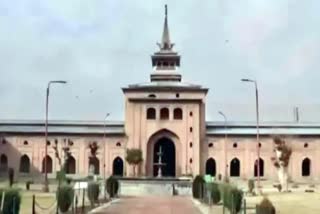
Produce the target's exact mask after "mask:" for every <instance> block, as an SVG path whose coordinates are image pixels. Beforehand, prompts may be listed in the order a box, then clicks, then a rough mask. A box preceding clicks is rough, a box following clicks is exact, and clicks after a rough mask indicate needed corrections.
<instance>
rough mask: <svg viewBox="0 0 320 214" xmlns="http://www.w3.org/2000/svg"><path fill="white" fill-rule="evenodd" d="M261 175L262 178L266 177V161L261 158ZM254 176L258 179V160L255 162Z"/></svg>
mask: <svg viewBox="0 0 320 214" xmlns="http://www.w3.org/2000/svg"><path fill="white" fill-rule="evenodd" d="M259 172H260V173H259V175H260V177H263V176H264V161H263V159H261V158H260V161H259ZM254 176H255V177H257V176H258V160H256V161H255V162H254Z"/></svg>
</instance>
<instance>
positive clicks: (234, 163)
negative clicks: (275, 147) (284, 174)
mask: <svg viewBox="0 0 320 214" xmlns="http://www.w3.org/2000/svg"><path fill="white" fill-rule="evenodd" d="M229 167H230V171H229V175H230V176H231V177H239V176H240V160H239V159H238V158H234V159H232V160H231V161H230V166H229ZM206 174H207V175H212V176H216V161H215V159H213V158H209V159H208V160H207V162H206ZM259 175H260V176H261V177H263V176H264V160H263V159H261V158H260V161H259ZM310 175H311V160H310V159H309V158H305V159H303V160H302V162H301V176H310ZM254 176H255V177H256V176H258V161H257V160H256V161H255V163H254Z"/></svg>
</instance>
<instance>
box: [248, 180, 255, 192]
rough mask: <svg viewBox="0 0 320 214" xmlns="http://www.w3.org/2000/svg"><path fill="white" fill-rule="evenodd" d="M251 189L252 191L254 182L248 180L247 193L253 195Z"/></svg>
mask: <svg viewBox="0 0 320 214" xmlns="http://www.w3.org/2000/svg"><path fill="white" fill-rule="evenodd" d="M253 189H254V180H253V179H249V180H248V191H249V193H253Z"/></svg>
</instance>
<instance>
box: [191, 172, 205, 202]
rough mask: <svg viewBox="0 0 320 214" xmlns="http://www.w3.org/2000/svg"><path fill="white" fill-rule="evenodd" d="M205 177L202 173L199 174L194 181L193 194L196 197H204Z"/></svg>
mask: <svg viewBox="0 0 320 214" xmlns="http://www.w3.org/2000/svg"><path fill="white" fill-rule="evenodd" d="M203 193H204V179H203V177H202V176H201V175H197V176H196V177H195V179H194V180H193V183H192V195H193V197H194V198H197V199H200V198H203Z"/></svg>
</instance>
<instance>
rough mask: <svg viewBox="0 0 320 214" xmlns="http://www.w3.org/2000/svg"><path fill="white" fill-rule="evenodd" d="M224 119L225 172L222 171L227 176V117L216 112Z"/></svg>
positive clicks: (220, 112)
mask: <svg viewBox="0 0 320 214" xmlns="http://www.w3.org/2000/svg"><path fill="white" fill-rule="evenodd" d="M218 113H219V114H220V115H221V116H222V117H223V119H224V129H225V134H224V164H225V165H224V167H225V172H224V177H225V178H227V176H228V164H227V117H226V115H225V114H224V113H223V112H222V111H219V112H218Z"/></svg>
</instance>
